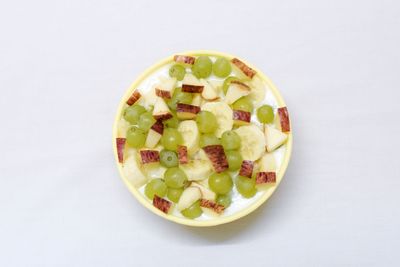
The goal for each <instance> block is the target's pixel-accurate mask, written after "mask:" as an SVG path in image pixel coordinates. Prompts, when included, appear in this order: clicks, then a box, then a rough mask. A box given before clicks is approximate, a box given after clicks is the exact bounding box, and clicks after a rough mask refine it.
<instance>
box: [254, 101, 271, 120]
mask: <svg viewBox="0 0 400 267" xmlns="http://www.w3.org/2000/svg"><path fill="white" fill-rule="evenodd" d="M257 118H258V120H259V121H260V122H261V123H271V122H273V121H274V110H273V109H272V107H271V106H270V105H263V106H261V107H259V108H258V109H257Z"/></svg>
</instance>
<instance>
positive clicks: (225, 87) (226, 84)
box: [222, 76, 240, 95]
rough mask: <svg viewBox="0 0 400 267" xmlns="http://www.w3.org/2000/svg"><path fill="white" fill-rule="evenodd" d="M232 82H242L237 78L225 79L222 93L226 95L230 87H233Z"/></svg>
mask: <svg viewBox="0 0 400 267" xmlns="http://www.w3.org/2000/svg"><path fill="white" fill-rule="evenodd" d="M231 81H240V79H239V78H238V77H235V76H229V77H228V78H226V79H225V81H224V83H223V84H222V91H223V92H224V94H225V95H226V92H227V91H228V88H229V85H231Z"/></svg>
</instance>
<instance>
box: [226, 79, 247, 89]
mask: <svg viewBox="0 0 400 267" xmlns="http://www.w3.org/2000/svg"><path fill="white" fill-rule="evenodd" d="M232 83H233V84H237V85H240V86H242V87H244V88H243V89H246V90H247V91H250V90H251V88H250V87H249V86H248V85H247V84H245V83H242V82H241V81H235V80H233V81H231V84H232Z"/></svg>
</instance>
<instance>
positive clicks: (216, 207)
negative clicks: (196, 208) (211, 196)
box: [200, 199, 225, 214]
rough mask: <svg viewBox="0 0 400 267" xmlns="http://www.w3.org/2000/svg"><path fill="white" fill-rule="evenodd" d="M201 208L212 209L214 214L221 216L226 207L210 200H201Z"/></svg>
mask: <svg viewBox="0 0 400 267" xmlns="http://www.w3.org/2000/svg"><path fill="white" fill-rule="evenodd" d="M200 206H201V207H203V208H208V209H212V210H213V211H214V212H216V213H218V214H221V213H222V212H223V211H224V209H225V207H224V206H222V205H220V204H218V203H215V202H214V201H211V200H208V199H201V200H200Z"/></svg>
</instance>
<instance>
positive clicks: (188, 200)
mask: <svg viewBox="0 0 400 267" xmlns="http://www.w3.org/2000/svg"><path fill="white" fill-rule="evenodd" d="M200 198H201V191H200V189H199V188H198V187H194V186H189V187H187V188H186V189H185V190H183V193H182V195H181V197H180V199H179V202H178V210H180V211H182V210H184V209H187V208H189V207H190V206H191V205H192V204H193V203H195V202H196V201H197V200H199V199H200Z"/></svg>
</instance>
